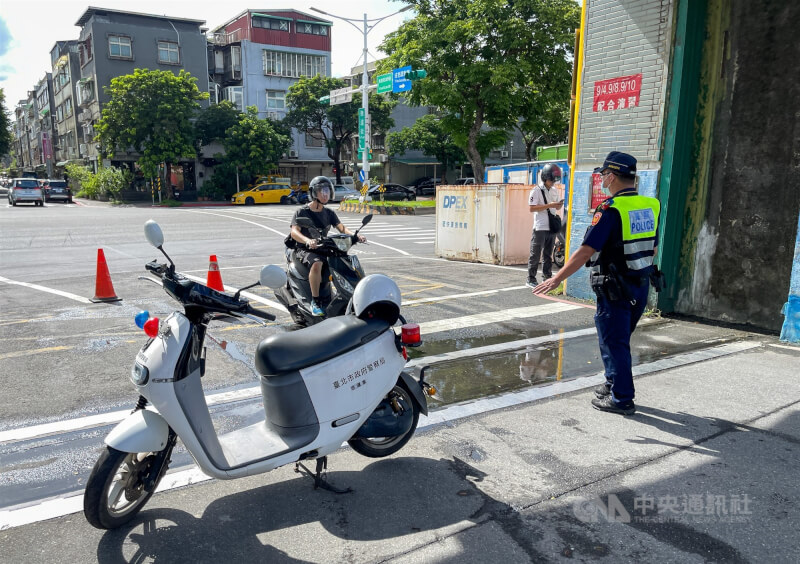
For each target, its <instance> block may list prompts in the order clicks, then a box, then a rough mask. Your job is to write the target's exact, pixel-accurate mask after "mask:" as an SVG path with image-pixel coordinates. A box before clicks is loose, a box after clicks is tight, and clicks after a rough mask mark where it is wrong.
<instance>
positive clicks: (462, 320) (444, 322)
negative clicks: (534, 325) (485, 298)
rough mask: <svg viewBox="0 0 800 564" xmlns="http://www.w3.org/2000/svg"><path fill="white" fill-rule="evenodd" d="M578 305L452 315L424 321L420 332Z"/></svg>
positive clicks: (547, 313)
mask: <svg viewBox="0 0 800 564" xmlns="http://www.w3.org/2000/svg"><path fill="white" fill-rule="evenodd" d="M579 308H580V306H577V305H571V304H562V303H552V304H545V305H537V306H529V307H520V308H515V309H501V310H500V311H490V312H488V313H478V314H476V315H466V316H464V317H454V318H452V319H440V320H438V321H426V322H423V323H420V324H419V330H420V333H422V334H423V335H427V334H429V333H439V332H441V331H450V330H452V329H464V328H466V327H477V326H478V325H486V324H488V323H502V322H503V321H508V320H510V319H527V318H530V317H539V316H542V315H550V314H552V313H561V312H564V311H570V310H573V309H579Z"/></svg>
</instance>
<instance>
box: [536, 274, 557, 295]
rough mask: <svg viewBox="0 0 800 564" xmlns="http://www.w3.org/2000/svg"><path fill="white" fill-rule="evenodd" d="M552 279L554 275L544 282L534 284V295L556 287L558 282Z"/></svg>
mask: <svg viewBox="0 0 800 564" xmlns="http://www.w3.org/2000/svg"><path fill="white" fill-rule="evenodd" d="M554 280H555V277H554V278H550V279H548V280H545V281H544V282H542V283H541V284H539V285H538V286H536V287H535V288H534V289H533V293H534V295H536V294H546V293H547V292H550V291H552V290H555V289H556V288H558V284H557V283H556V282H554Z"/></svg>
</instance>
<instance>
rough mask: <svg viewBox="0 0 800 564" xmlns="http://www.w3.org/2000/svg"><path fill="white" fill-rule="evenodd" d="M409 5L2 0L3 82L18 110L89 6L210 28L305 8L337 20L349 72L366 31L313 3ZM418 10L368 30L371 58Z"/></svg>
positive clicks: (353, 4)
mask: <svg viewBox="0 0 800 564" xmlns="http://www.w3.org/2000/svg"><path fill="white" fill-rule="evenodd" d="M404 5H405V4H404V3H402V2H398V1H390V0H362V1H360V2H359V1H354V0H337V1H336V2H331V1H330V0H315V1H311V2H308V1H305V0H290V1H285V0H284V1H280V0H278V1H276V0H270V1H265V0H260V1H259V0H251V1H249V2H245V1H241V0H217V1H213V2H209V1H207V0H158V1H153V0H137V1H136V2H131V1H130V0H126V1H120V0H89V1H88V2H87V1H86V0H83V1H76V0H1V1H0V88H2V89H3V90H4V91H5V95H6V109H8V110H10V111H12V112H13V109H14V107H16V105H17V102H18V101H19V100H22V99H24V98H26V97H27V92H28V90H32V89H33V88H34V87H35V85H36V83H37V82H39V80H41V79H42V77H43V76H44V75H45V73H46V72H48V71H52V67H51V65H50V50H51V49H52V48H53V45H54V44H55V42H56V41H64V40H69V39H77V38H78V34H79V33H80V29H81V28H80V27H78V26H76V25H75V22H77V21H78V19H79V18H80V17H81V15H83V13H84V12H85V11H86V9H87V8H88V7H89V6H92V7H96V8H111V9H118V10H123V11H128V12H139V13H145V14H158V15H166V16H173V17H178V18H188V19H195V20H205V22H206V27H208V28H209V29H214V28H215V27H217V26H219V25H222V24H224V23H226V22H227V21H228V20H230V19H232V18H233V17H235V16H237V15H238V14H240V13H242V12H243V11H245V10H247V9H261V10H266V9H270V10H275V9H281V8H291V9H295V10H299V11H301V12H305V13H307V14H309V15H314V16H318V17H320V18H323V19H327V20H329V21H332V22H334V24H333V29H332V32H331V38H332V40H333V44H332V51H331V70H332V74H333V76H343V75H346V74H349V72H350V69H351V68H352V67H354V66H356V64H359V63H360V59H361V53H362V51H363V48H364V39H363V35H362V34H361V33H360V32H359V31H357V30H356V29H355V28H353V27H352V26H351V25H350V24H349V23H347V22H343V21H341V20H337V19H335V18H331V17H328V16H323V15H320V14H317V13H316V12H313V11H310V10H309V8H310V7H312V6H313V7H316V8H319V9H320V10H323V11H325V12H328V13H329V14H334V15H337V16H341V17H345V18H351V19H358V20H363V18H364V14H365V13H366V14H367V17H368V18H369V19H374V18H380V17H383V16H386V15H388V14H391V13H393V12H396V11H398V10H400V9H401V8H402V7H403V6H404ZM413 14H414V12H413V11H412V10H409V11H407V12H404V13H402V14H399V15H396V16H392V17H390V18H387V19H385V20H383V21H382V22H380V23H378V24H377V26H376V27H375V28H374V30H373V31H371V32H370V33H369V35H368V46H369V52H370V57H369V60H370V61H373V60H374V59H375V58H376V57H378V58H380V57H381V56H382V53H381V52H380V51H378V45H380V44H381V42H382V41H383V38H384V36H385V35H386V34H387V33H389V32H391V31H394V30H395V29H397V28H398V27H399V26H400V24H401V23H402V22H403V21H404V20H406V19H408V18H411V17H413ZM362 27H363V24H362V23H359V29H361V28H362Z"/></svg>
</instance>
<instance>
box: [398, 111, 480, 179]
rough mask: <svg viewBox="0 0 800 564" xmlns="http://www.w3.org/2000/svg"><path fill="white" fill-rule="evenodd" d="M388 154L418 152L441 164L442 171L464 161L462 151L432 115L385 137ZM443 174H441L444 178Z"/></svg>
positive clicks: (438, 120) (425, 116) (439, 121)
mask: <svg viewBox="0 0 800 564" xmlns="http://www.w3.org/2000/svg"><path fill="white" fill-rule="evenodd" d="M386 143H387V145H388V147H389V153H390V154H392V155H400V154H403V153H405V152H406V151H409V150H414V149H416V150H419V151H422V152H423V153H424V154H425V155H427V156H429V157H435V158H436V160H437V161H439V162H440V163H442V170H443V171H445V172H446V171H447V169H448V168H450V167H451V166H453V165H455V164H457V163H459V162H461V161H462V160H463V159H464V151H462V150H461V148H460V147H459V146H458V145H456V144H455V143H454V142H453V138H452V136H451V135H450V134H449V133H447V132H446V131H445V130H444V128H443V127H442V123H441V120H440V119H439V118H438V117H437V116H435V115H434V114H427V115H424V116H422V117H421V118H419V119H418V120H417V121H416V123H414V125H412V126H411V127H405V128H403V129H402V130H401V131H394V132H392V133H390V134H389V135H387V136H386ZM445 172H443V173H442V177H443V178H444V177H445V176H446V175H445Z"/></svg>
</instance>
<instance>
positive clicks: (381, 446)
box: [347, 385, 419, 458]
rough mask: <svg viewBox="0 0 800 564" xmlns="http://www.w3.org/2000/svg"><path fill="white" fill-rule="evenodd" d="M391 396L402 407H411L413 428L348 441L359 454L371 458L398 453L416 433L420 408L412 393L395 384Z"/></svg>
mask: <svg viewBox="0 0 800 564" xmlns="http://www.w3.org/2000/svg"><path fill="white" fill-rule="evenodd" d="M389 398H390V399H392V400H393V403H395V404H396V405H397V406H398V407H399V408H400V409H404V410H405V409H410V410H411V413H412V416H413V417H412V420H411V421H412V423H411V428H410V429H409V430H408V431H406V432H405V433H403V434H402V435H397V436H395V437H377V438H354V439H350V440H349V441H347V444H349V445H350V447H351V448H352V449H353V450H354V451H356V452H357V453H358V454H363V455H364V456H367V457H369V458H382V457H384V456H389V455H390V454H394V453H396V452H397V451H398V450H400V449H401V448H403V447H404V446H405V444H406V443H407V442H408V441H409V440H410V439H411V437H412V436H413V435H414V431H415V430H416V429H417V423H419V409H418V408H417V404H416V403H414V400H413V399H412V398H411V394H410V393H409V392H408V390H406V389H405V388H403V387H402V386H399V385H398V386H395V387H394V388H393V389H392V391H391V392H389Z"/></svg>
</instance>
